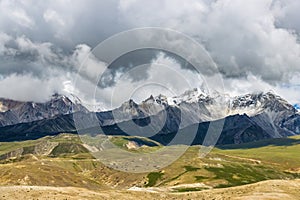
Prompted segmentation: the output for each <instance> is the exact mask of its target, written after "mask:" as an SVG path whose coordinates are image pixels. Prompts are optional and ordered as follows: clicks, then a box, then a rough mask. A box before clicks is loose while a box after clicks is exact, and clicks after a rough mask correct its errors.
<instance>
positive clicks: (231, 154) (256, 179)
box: [0, 134, 300, 199]
mask: <svg viewBox="0 0 300 200" xmlns="http://www.w3.org/2000/svg"><path fill="white" fill-rule="evenodd" d="M109 139H110V140H111V141H112V142H113V143H114V144H115V145H117V146H119V147H120V148H123V149H125V150H127V151H130V152H133V153H136V154H139V153H145V152H149V151H155V150H157V149H160V148H172V150H179V149H180V148H183V146H172V147H163V146H162V145H160V144H158V143H156V142H153V141H149V140H148V139H143V138H136V137H123V136H122V137H121V136H115V137H110V138H109ZM199 148H200V147H199V146H192V147H189V148H188V150H187V151H186V152H185V154H184V155H183V156H182V157H180V158H179V159H178V160H177V161H175V162H174V163H172V164H171V165H169V166H167V167H165V168H163V169H158V170H157V171H154V172H150V173H126V172H122V171H117V170H113V169H111V168H108V167H106V166H105V165H103V164H102V163H101V162H99V161H98V160H96V159H95V158H94V157H93V156H92V155H91V154H90V153H89V151H88V150H87V147H86V146H85V145H83V144H82V142H81V140H80V138H79V137H78V136H77V135H72V134H60V135H58V136H54V137H49V136H48V137H44V138H41V139H38V140H31V141H23V142H5V143H0V185H1V187H0V194H1V195H0V199H19V198H21V196H22V197H24V198H26V199H34V198H38V199H47V198H48V199H49V198H50V199H80V198H81V199H110V198H117V199H134V198H139V197H140V196H143V197H145V198H147V199H153V198H154V199H165V198H170V199H226V198H227V199H233V198H235V199H297V198H298V197H299V196H300V193H299V192H298V191H299V189H298V188H299V187H300V181H299V178H300V157H299V152H300V137H299V136H294V137H291V138H281V139H271V140H265V141H259V142H255V143H247V144H242V145H227V146H219V147H217V148H215V149H213V151H212V152H211V153H210V154H208V155H207V156H206V157H205V158H200V157H199ZM18 195H21V196H18Z"/></svg>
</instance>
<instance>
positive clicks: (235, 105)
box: [0, 89, 300, 145]
mask: <svg viewBox="0 0 300 200" xmlns="http://www.w3.org/2000/svg"><path fill="white" fill-rule="evenodd" d="M72 108H73V109H72ZM0 109H1V113H0V126H2V127H0V141H12V140H25V139H36V138H39V137H42V136H45V135H53V134H58V133H61V132H70V133H76V132H77V130H76V128H77V129H78V126H77V127H75V123H74V120H73V117H74V116H76V119H80V127H79V128H80V129H81V130H80V133H92V134H100V133H101V134H107V135H127V134H130V135H138V136H145V137H149V138H151V139H154V140H156V141H158V142H160V143H162V144H165V145H167V144H169V142H170V141H172V139H173V138H174V137H175V136H177V140H176V143H181V144H185V143H186V141H187V140H186V138H187V136H190V134H191V132H196V133H195V135H194V136H193V137H194V139H193V141H192V142H191V141H189V142H187V144H191V143H192V144H202V142H203V140H204V138H205V136H206V133H207V130H208V127H209V125H210V123H212V122H215V121H218V120H223V119H224V120H225V123H224V127H223V129H222V132H221V135H220V138H219V140H218V143H217V144H233V143H235V144H237V143H245V142H252V141H257V140H261V139H266V138H278V137H286V136H290V135H295V134H300V115H299V113H298V111H297V110H296V109H295V108H294V107H293V106H292V105H290V104H289V103H288V102H286V101H285V100H284V99H282V98H281V97H279V96H277V95H275V94H273V93H271V92H269V93H258V94H248V95H244V96H238V97H229V96H228V95H221V94H214V95H211V96H210V95H206V94H204V93H203V92H201V91H199V90H196V89H195V90H192V91H187V92H186V93H184V94H183V95H181V96H179V97H173V98H167V97H165V96H163V95H159V96H157V97H153V96H151V97H150V98H148V99H146V100H145V101H144V102H142V103H140V104H137V103H135V102H134V101H132V100H130V101H128V102H125V103H123V104H122V105H121V106H120V107H119V108H116V109H114V110H112V111H105V112H97V113H94V112H88V111H87V109H85V108H84V107H83V106H82V105H81V104H80V103H78V102H76V103H73V102H72V101H71V100H70V99H68V98H67V97H64V96H59V95H56V96H54V97H53V98H52V99H51V101H49V102H46V103H33V102H16V101H11V100H3V99H2V100H1V106H0ZM91 122H96V124H97V126H94V125H95V123H94V124H93V123H91ZM90 124H93V125H90ZM99 126H101V130H99ZM195 130H196V131H195Z"/></svg>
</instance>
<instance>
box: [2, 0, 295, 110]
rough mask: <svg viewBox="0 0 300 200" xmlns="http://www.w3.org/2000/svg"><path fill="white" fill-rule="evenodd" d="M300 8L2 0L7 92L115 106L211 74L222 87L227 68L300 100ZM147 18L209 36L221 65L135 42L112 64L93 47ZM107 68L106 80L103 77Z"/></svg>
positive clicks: (226, 2)
mask: <svg viewBox="0 0 300 200" xmlns="http://www.w3.org/2000/svg"><path fill="white" fill-rule="evenodd" d="M299 9H300V1H297V0H185V1H182V0H181V1H180V0H152V1H147V0H101V1H97V0H74V1H71V0H51V1H50V0H48V1H33V0H19V1H16V0H0V59H1V63H0V96H1V97H5V98H10V99H15V100H22V101H38V102H43V101H47V100H48V99H49V98H50V97H51V95H52V94H53V93H61V94H70V93H73V94H75V95H77V96H79V98H81V99H83V100H84V101H85V102H86V103H87V104H91V105H93V104H97V105H99V106H102V107H103V108H108V107H109V106H117V105H118V104H120V103H121V102H122V101H125V100H126V99H129V98H131V97H132V98H134V99H136V100H137V101H141V100H142V99H145V98H147V97H148V96H150V95H151V94H154V95H157V94H159V93H164V94H167V95H178V94H180V93H183V92H184V91H185V90H187V89H191V88H193V87H202V86H203V84H204V83H205V82H209V83H212V84H211V85H212V87H213V88H212V89H216V90H217V89H218V86H219V85H218V84H215V85H213V83H215V82H216V81H215V80H216V79H220V78H221V79H222V84H223V85H224V87H223V90H224V91H223V92H225V93H229V94H230V95H242V94H246V93H249V92H258V91H269V90H272V91H274V92H275V93H277V94H278V95H280V96H282V97H283V98H285V99H287V100H288V101H289V102H290V103H291V104H296V103H299V102H300V92H299V89H300V79H299V77H300V38H299V37H300V35H299V33H300V21H299V18H300V13H299V12H298V11H299ZM143 27H160V28H163V29H170V30H174V31H177V32H180V33H181V34H183V35H185V36H187V37H189V38H191V39H192V40H194V41H196V42H197V43H199V44H201V45H202V46H203V48H204V49H205V50H206V51H207V53H208V54H209V56H210V58H211V59H212V60H213V61H214V63H215V64H216V65H217V67H218V74H197V73H196V72H195V71H193V69H191V68H190V67H186V65H185V66H184V65H183V64H182V63H184V62H182V60H180V58H178V57H176V56H174V55H172V54H170V53H169V52H161V51H140V52H135V53H132V54H131V55H128V56H127V57H126V58H124V59H123V60H122V59H120V60H119V61H116V62H115V63H114V66H113V67H112V66H111V65H109V64H108V63H106V62H105V61H102V60H99V59H97V58H96V57H95V56H94V55H93V49H94V48H95V47H97V45H98V44H99V43H101V42H103V41H105V40H107V39H108V38H110V37H112V36H114V35H115V34H119V33H121V32H123V31H128V30H131V29H136V28H143ZM158 40H159V37H158ZM132 42H134V41H132ZM120 45H122V44H118V45H115V46H111V47H109V48H107V52H114V51H116V50H117V49H118V48H120ZM136 60H138V61H136ZM82 63H84V66H85V68H82ZM142 64H143V65H142ZM136 65H141V67H136ZM107 69H109V70H107ZM103 71H105V72H107V73H106V76H105V77H104V79H103V81H104V82H103V83H104V84H102V85H101V84H100V85H99V84H98V85H97V84H96V86H95V81H97V80H98V78H99V77H98V74H99V73H102V72H103ZM172 73H173V74H172ZM179 80H181V81H182V82H181V81H179ZM141 86H143V87H141ZM214 87H215V88H214ZM95 91H96V93H97V94H98V96H97V98H96V99H94V98H92V97H93V94H94V93H95ZM125 93H126V94H125Z"/></svg>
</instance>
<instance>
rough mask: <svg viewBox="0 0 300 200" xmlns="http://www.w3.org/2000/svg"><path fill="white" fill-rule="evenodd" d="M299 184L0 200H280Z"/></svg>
mask: <svg viewBox="0 0 300 200" xmlns="http://www.w3.org/2000/svg"><path fill="white" fill-rule="evenodd" d="M299 188H300V180H269V181H262V182H259V183H255V184H250V185H244V186H238V187H232V188H224V189H211V190H205V191H201V192H185V193H168V192H146V191H128V190H102V191H92V190H88V189H84V188H76V187H45V186H2V187H0V199H8V200H10V199H39V200H44V199H64V200H65V199H68V200H73V199H74V200H75V199H76V200H78V199H120V200H122V199H124V200H125V199H141V197H142V198H143V199H197V200H200V199H203V200H204V199H215V200H226V199H228V200H229V199H230V200H231V199H235V200H241V199H242V200H244V199H246V200H279V199H288V200H289V199H291V200H293V199H295V200H298V199H299V197H300V191H299Z"/></svg>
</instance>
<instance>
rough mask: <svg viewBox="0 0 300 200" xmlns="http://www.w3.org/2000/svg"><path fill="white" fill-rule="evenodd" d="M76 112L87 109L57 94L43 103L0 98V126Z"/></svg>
mask: <svg viewBox="0 0 300 200" xmlns="http://www.w3.org/2000/svg"><path fill="white" fill-rule="evenodd" d="M78 111H84V112H87V109H86V108H85V107H84V106H82V105H81V104H80V103H79V102H76V103H73V102H72V101H71V100H70V99H69V98H68V97H66V96H63V95H59V94H54V95H53V96H52V97H51V99H50V100H49V101H47V102H45V103H36V102H22V101H14V100H10V99H4V98H0V126H8V125H14V124H18V123H27V122H32V121H37V120H43V119H50V118H53V117H56V116H59V115H65V114H70V113H72V112H78Z"/></svg>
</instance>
